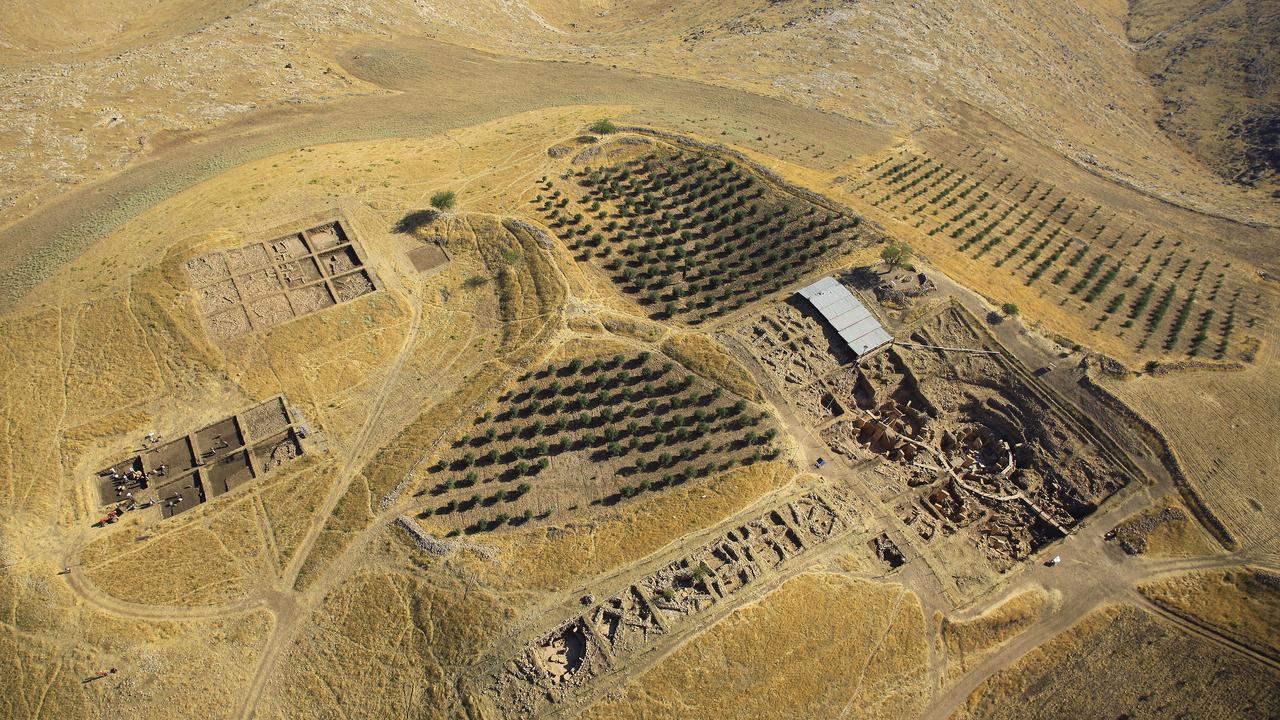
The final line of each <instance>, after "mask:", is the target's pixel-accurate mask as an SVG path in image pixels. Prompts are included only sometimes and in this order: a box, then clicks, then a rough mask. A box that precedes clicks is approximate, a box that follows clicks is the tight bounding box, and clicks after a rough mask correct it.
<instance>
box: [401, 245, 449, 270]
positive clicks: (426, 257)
mask: <svg viewBox="0 0 1280 720" xmlns="http://www.w3.org/2000/svg"><path fill="white" fill-rule="evenodd" d="M409 262H411V263H413V269H414V270H416V271H418V272H420V273H424V272H429V271H431V270H434V269H436V268H438V267H440V266H441V265H444V264H445V263H447V262H449V256H448V255H447V254H446V253H445V251H444V248H442V247H440V245H438V244H436V243H434V242H429V243H427V244H425V245H423V246H422V247H419V248H414V249H413V250H410V251H409Z"/></svg>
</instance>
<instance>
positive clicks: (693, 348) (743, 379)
mask: <svg viewBox="0 0 1280 720" xmlns="http://www.w3.org/2000/svg"><path fill="white" fill-rule="evenodd" d="M662 351H663V352H664V353H666V354H667V355H670V356H671V357H672V358H675V359H676V360H678V361H679V362H680V364H682V365H684V366H685V367H687V368H689V369H690V370H692V371H693V372H695V373H697V374H699V375H701V376H702V377H704V378H707V379H708V380H710V381H712V382H715V383H718V384H720V385H723V386H724V387H725V388H726V389H728V390H732V391H733V392H735V393H737V394H738V395H741V396H742V397H745V398H747V399H749V400H759V399H760V386H759V385H757V384H756V382H755V380H753V379H752V378H751V374H750V373H748V372H747V369H746V368H744V367H743V366H742V363H740V362H738V361H737V360H735V359H734V358H733V356H731V355H730V354H729V353H728V352H727V351H725V349H724V348H723V347H721V346H720V345H718V344H716V343H715V342H714V341H713V340H711V338H709V337H707V336H706V335H702V334H699V333H680V334H679V335H672V336H671V337H669V338H667V339H666V340H665V341H663V343H662Z"/></svg>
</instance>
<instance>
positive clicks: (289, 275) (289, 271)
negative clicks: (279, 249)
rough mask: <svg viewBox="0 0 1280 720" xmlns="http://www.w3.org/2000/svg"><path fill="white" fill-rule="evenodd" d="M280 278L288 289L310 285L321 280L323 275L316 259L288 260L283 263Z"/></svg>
mask: <svg viewBox="0 0 1280 720" xmlns="http://www.w3.org/2000/svg"><path fill="white" fill-rule="evenodd" d="M280 277H281V279H282V280H284V284H285V285H286V286H287V287H289V288H297V287H302V286H303V285H310V284H311V283H313V282H316V281H318V280H320V279H321V278H322V277H323V275H322V274H321V273H320V266H319V265H317V264H316V259H315V258H311V257H304V258H302V259H301V260H288V261H286V262H283V263H281V264H280Z"/></svg>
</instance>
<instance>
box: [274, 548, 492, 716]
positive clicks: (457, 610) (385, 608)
mask: <svg viewBox="0 0 1280 720" xmlns="http://www.w3.org/2000/svg"><path fill="white" fill-rule="evenodd" d="M506 615H507V609H506V608H505V607H504V606H503V605H501V604H500V603H499V602H498V601H497V600H496V599H495V598H494V597H493V596H492V595H490V594H488V593H486V592H484V591H483V590H478V589H476V588H474V587H470V588H469V587H466V586H464V585H463V584H461V583H460V582H458V581H456V580H447V579H442V578H435V579H431V580H424V579H420V578H415V577H411V576H409V575H407V574H404V573H397V572H391V571H386V570H371V571H366V572H362V573H360V574H358V575H355V576H352V577H351V578H350V579H348V580H347V581H346V582H344V583H343V584H342V585H341V586H339V587H337V588H336V589H334V590H333V591H332V592H331V593H330V594H329V595H328V596H327V597H325V598H324V599H323V601H321V602H320V603H319V604H318V605H317V606H316V607H314V608H312V609H311V610H310V612H309V614H308V616H307V618H306V619H305V622H304V625H303V630H302V632H301V633H300V634H299V636H298V637H297V638H296V639H295V640H294V642H293V643H292V645H291V647H290V648H289V649H288V651H287V655H286V657H285V658H284V660H283V662H282V663H281V667H280V672H279V673H278V674H277V675H276V676H274V678H273V680H272V683H271V685H270V686H269V687H268V688H267V691H266V694H265V696H264V697H263V702H262V706H261V708H260V709H259V712H258V717H266V718H317V717H341V716H343V715H342V714H343V712H344V709H345V711H346V712H352V713H354V714H355V715H358V716H360V717H421V718H448V717H459V716H460V714H461V713H462V707H463V705H462V703H463V702H465V698H464V697H459V695H458V691H457V688H456V685H455V678H456V677H457V676H458V675H460V674H462V673H463V672H465V671H466V669H467V668H468V667H470V666H471V665H472V664H473V663H475V662H476V661H477V660H479V659H480V657H481V655H482V653H483V652H484V651H485V650H486V649H487V648H488V646H489V644H490V643H491V642H492V640H493V639H494V637H495V636H496V634H497V631H498V627H499V626H500V624H501V623H502V622H504V618H505V617H506Z"/></svg>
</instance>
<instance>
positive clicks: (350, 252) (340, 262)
mask: <svg viewBox="0 0 1280 720" xmlns="http://www.w3.org/2000/svg"><path fill="white" fill-rule="evenodd" d="M316 260H317V261H318V262H319V263H320V267H321V268H322V269H323V270H324V274H325V275H328V276H329V277H337V276H339V275H342V274H344V273H348V272H351V271H352V270H355V269H356V268H358V267H360V266H361V265H362V263H361V262H360V257H359V256H358V255H356V251H355V248H353V247H351V246H350V245H346V246H343V247H340V248H337V249H334V250H326V251H325V252H322V253H320V254H319V255H318V256H317V257H316Z"/></svg>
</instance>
